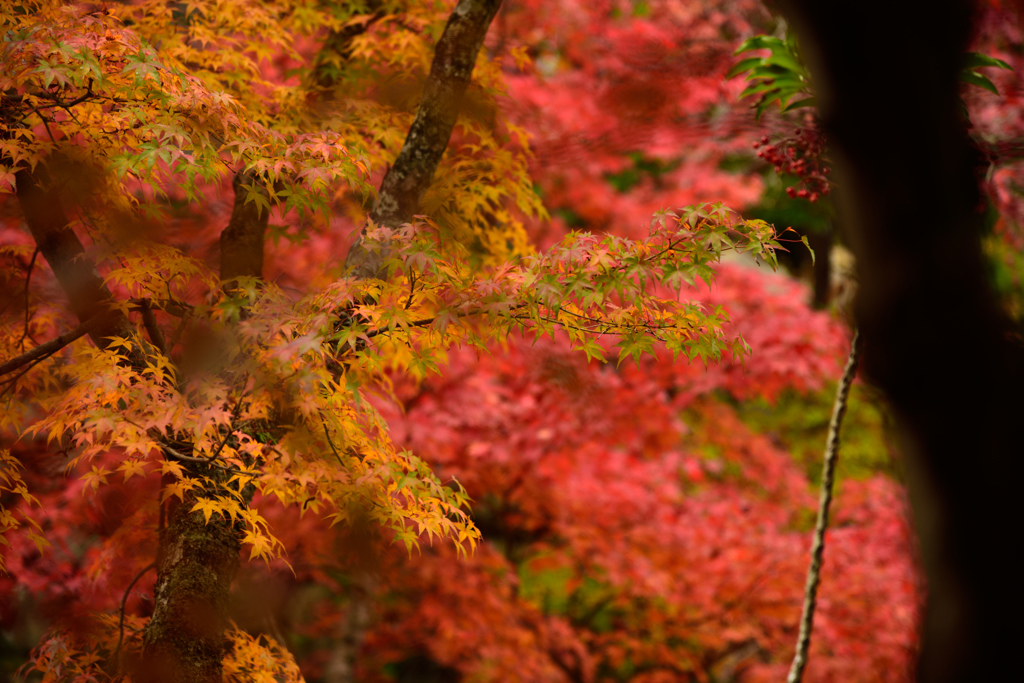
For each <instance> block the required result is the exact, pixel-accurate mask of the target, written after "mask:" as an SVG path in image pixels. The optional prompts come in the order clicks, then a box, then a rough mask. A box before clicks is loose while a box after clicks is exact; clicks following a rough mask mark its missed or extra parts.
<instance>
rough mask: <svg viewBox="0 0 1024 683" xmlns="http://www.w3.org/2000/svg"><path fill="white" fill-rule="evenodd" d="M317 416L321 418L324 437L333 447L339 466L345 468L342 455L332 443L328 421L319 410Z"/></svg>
mask: <svg viewBox="0 0 1024 683" xmlns="http://www.w3.org/2000/svg"><path fill="white" fill-rule="evenodd" d="M317 414H318V415H319V416H320V424H322V425H323V426H324V436H325V437H327V445H328V446H330V447H331V450H332V451H334V457H335V458H337V459H338V464H340V465H341V466H342V467H344V466H345V461H344V460H342V459H341V453H339V452H338V449H337V448H335V446H334V442H333V441H331V435H330V432H328V431H327V420H325V419H324V414H323V413H322V412H321V411H319V410H318V411H317Z"/></svg>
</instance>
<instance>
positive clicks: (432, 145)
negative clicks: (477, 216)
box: [345, 0, 501, 278]
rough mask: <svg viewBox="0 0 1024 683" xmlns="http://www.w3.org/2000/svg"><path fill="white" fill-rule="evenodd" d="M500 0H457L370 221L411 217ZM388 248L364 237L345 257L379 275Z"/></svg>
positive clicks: (395, 222)
mask: <svg viewBox="0 0 1024 683" xmlns="http://www.w3.org/2000/svg"><path fill="white" fill-rule="evenodd" d="M500 5H501V0H459V4H458V5H456V6H455V9H454V10H453V11H452V15H451V17H450V18H449V19H448V24H447V25H446V26H445V29H444V33H443V34H442V35H441V39H440V40H439V41H438V43H437V49H436V51H435V53H434V61H433V63H432V64H431V67H430V76H429V77H428V78H427V82H426V86H425V88H424V91H423V99H422V100H421V101H420V106H419V109H418V110H417V111H416V118H415V120H414V121H413V123H412V126H411V127H410V128H409V135H408V136H407V137H406V138H405V144H404V145H402V151H401V152H399V154H398V158H397V159H396V160H395V163H394V164H393V165H392V166H391V168H390V169H388V172H387V174H386V175H385V176H384V180H383V181H381V185H380V191H379V192H378V194H377V205H376V206H375V207H374V209H373V211H372V212H371V213H370V221H371V222H372V223H374V224H378V225H384V226H387V227H397V226H399V225H401V224H403V223H408V222H409V221H411V220H412V219H413V217H414V216H415V215H416V213H417V212H418V211H419V208H420V198H421V197H422V196H423V193H424V192H426V191H427V188H428V187H430V183H431V181H432V180H433V178H434V171H436V170H437V165H438V163H440V161H441V156H442V155H443V154H444V150H445V149H446V148H447V147H448V141H449V139H450V138H451V135H452V130H453V129H454V128H455V121H456V120H457V118H458V115H459V108H460V106H461V104H462V97H463V95H464V94H465V92H466V88H467V87H468V86H469V83H470V79H471V77H472V75H473V67H474V66H475V65H476V59H477V55H478V54H479V53H480V47H481V46H482V45H483V42H484V36H486V35H487V29H488V27H489V26H490V25H491V20H492V19H493V18H494V15H495V14H496V13H497V11H498V7H499V6H500ZM386 260H387V253H386V249H380V250H375V249H368V248H367V247H366V246H365V243H364V240H363V238H362V236H360V238H359V239H358V240H357V241H356V243H355V244H353V245H352V248H351V249H350V250H349V253H348V258H347V259H346V261H345V265H346V267H347V269H348V270H349V271H350V272H351V273H352V275H354V276H355V277H358V278H379V277H381V275H382V274H383V266H384V262H385V261H386Z"/></svg>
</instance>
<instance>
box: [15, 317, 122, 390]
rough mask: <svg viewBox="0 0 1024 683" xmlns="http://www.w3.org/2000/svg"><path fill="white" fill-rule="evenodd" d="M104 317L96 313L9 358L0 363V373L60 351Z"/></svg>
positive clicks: (95, 326)
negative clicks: (53, 336)
mask: <svg viewBox="0 0 1024 683" xmlns="http://www.w3.org/2000/svg"><path fill="white" fill-rule="evenodd" d="M104 318H105V316H104V315H102V314H97V315H95V316H93V317H92V318H89V319H88V320H86V321H85V322H84V323H81V324H80V325H78V326H77V327H73V328H71V329H70V330H68V331H67V332H65V333H63V334H61V335H59V336H57V337H55V338H53V339H51V340H50V341H48V342H44V343H42V344H40V345H39V346H37V347H35V348H33V349H29V350H28V351H26V352H25V353H23V354H21V355H20V356H16V357H15V358H11V359H10V360H7V361H4V362H3V363H0V375H6V374H7V373H9V372H14V371H15V370H17V369H18V368H20V367H22V366H23V365H25V364H27V363H31V362H32V361H34V360H39V359H42V358H45V357H46V356H49V355H52V354H54V353H56V352H57V351H60V350H61V349H63V348H64V347H65V346H67V345H68V344H70V343H71V342H73V341H75V340H77V339H79V338H80V337H84V336H85V335H86V334H89V332H90V331H92V329H93V328H97V327H100V326H101V325H103V323H104V322H105V320H104Z"/></svg>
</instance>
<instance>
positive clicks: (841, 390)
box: [786, 330, 862, 683]
mask: <svg viewBox="0 0 1024 683" xmlns="http://www.w3.org/2000/svg"><path fill="white" fill-rule="evenodd" d="M861 349H862V343H861V339H860V333H859V332H858V331H856V330H854V332H853V341H852V342H850V356H849V358H848V359H847V361H846V368H845V369H844V370H843V377H842V379H840V380H839V386H837V387H836V400H835V403H834V404H833V406H832V419H831V420H830V421H829V424H828V439H827V440H826V442H825V467H824V469H823V470H822V472H821V498H820V500H819V502H818V521H817V523H816V524H815V525H814V541H813V543H812V544H811V565H810V567H808V569H807V585H806V586H805V588H804V608H803V614H801V616H800V633H799V635H798V636H797V639H796V654H795V655H794V656H793V666H792V667H791V668H790V670H789V677H788V678H787V679H786V681H787V683H799V682H800V681H801V680H802V679H803V676H804V667H805V666H807V652H808V650H810V647H811V630H812V629H813V627H814V607H815V605H816V603H817V598H818V584H819V583H820V581H821V565H822V563H823V562H824V555H825V530H826V529H828V511H829V507H830V506H831V505H832V487H833V485H834V483H835V476H836V462H838V460H839V430H840V429H841V428H842V426H843V416H844V415H845V414H846V402H847V399H848V398H849V396H850V387H851V386H852V385H853V378H854V377H856V376H857V364H858V363H859V362H860V353H861Z"/></svg>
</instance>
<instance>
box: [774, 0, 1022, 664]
mask: <svg viewBox="0 0 1024 683" xmlns="http://www.w3.org/2000/svg"><path fill="white" fill-rule="evenodd" d="M779 4H780V5H782V6H783V7H784V9H785V10H786V11H787V13H788V14H789V16H790V18H791V20H792V22H793V24H794V26H795V28H796V29H797V33H798V36H799V37H800V38H801V40H802V42H801V46H802V47H803V49H804V51H805V53H806V54H807V56H808V58H809V62H810V67H811V71H812V74H813V76H814V79H815V86H816V88H817V90H818V95H819V103H820V109H821V116H822V119H823V122H824V126H825V129H826V132H827V134H828V136H829V140H830V141H831V144H832V146H833V150H832V151H833V154H834V157H835V159H836V160H837V162H838V163H837V172H838V173H837V177H838V179H839V183H840V184H841V185H842V186H843V190H844V191H843V193H842V197H841V199H842V200H843V201H844V202H845V205H844V206H841V209H842V211H841V214H840V215H841V216H842V217H843V218H844V220H845V225H844V226H843V227H844V228H845V229H846V230H847V232H848V240H847V241H848V242H849V243H850V244H851V246H852V248H853V251H854V254H855V256H856V258H857V268H858V275H859V281H860V288H859V292H858V298H857V305H856V316H857V322H858V324H859V326H860V329H861V331H862V333H863V335H864V339H865V357H864V363H865V371H866V373H867V375H868V377H869V378H870V379H871V380H872V381H873V382H875V383H877V384H878V385H879V386H880V387H881V388H882V389H883V390H884V391H885V393H886V394H887V396H888V398H889V400H890V402H891V405H892V406H893V409H894V411H895V414H896V419H897V424H898V426H899V428H900V431H901V437H902V451H903V454H904V457H905V460H906V469H907V473H908V479H909V485H910V495H911V502H912V506H913V515H914V523H915V525H916V528H917V532H918V536H919V539H920V543H921V551H922V559H923V562H924V567H925V571H926V574H927V584H928V585H927V590H928V603H927V610H926V615H925V623H924V632H923V635H922V637H923V640H922V650H921V653H920V660H919V667H918V678H919V680H922V681H929V682H932V681H936V682H938V681H943V682H945V681H998V680H1011V679H1013V678H1015V677H1016V676H1017V675H1018V671H1019V668H1020V665H1019V662H1018V656H1017V654H1018V652H1019V650H1020V647H1021V643H1022V642H1024V628H1022V625H1024V620H1022V619H1021V618H1020V615H1021V612H1022V608H1024V601H1022V586H1021V580H1020V576H1019V574H1020V571H1019V558H1020V556H1021V554H1022V553H1021V550H1022V548H1021V545H1022V543H1021V539H1022V538H1024V537H1022V535H1021V508H1020V503H1019V500H1018V499H1019V491H1020V486H1021V481H1022V477H1021V475H1022V471H1021V470H1022V459H1024V458H1022V456H1024V449H1022V446H1021V444H1022V441H1021V435H1020V424H1021V419H1022V417H1021V416H1022V415H1024V391H1022V387H1024V363H1022V359H1024V357H1022V351H1021V346H1020V344H1019V338H1018V337H1015V336H1014V335H1013V334H1012V330H1011V325H1010V323H1009V322H1008V320H1007V318H1006V317H1005V315H1004V314H1003V312H1002V311H1001V310H1000V309H999V308H998V306H997V304H996V303H995V298H994V297H993V295H992V292H991V291H990V288H989V285H988V282H987V279H986V276H985V270H984V266H983V259H982V254H981V249H980V242H979V235H980V229H981V225H982V220H981V218H982V217H981V201H980V193H979V187H978V179H977V178H976V176H975V169H976V168H977V167H978V163H977V162H978V159H977V157H976V154H977V152H976V150H975V149H974V148H972V146H971V145H970V143H969V140H968V137H967V133H966V129H965V125H964V122H963V121H962V120H961V115H960V113H959V102H958V99H957V98H958V91H957V88H958V84H957V78H956V75H957V71H958V69H959V66H960V60H961V59H962V55H963V52H964V49H965V45H966V41H967V37H968V31H969V28H970V4H969V3H968V2H967V1H966V0H961V1H959V2H948V3H939V4H936V3H934V2H925V1H923V0H914V1H910V2H902V3H891V2H880V1H877V0H875V1H861V2H857V3H841V4H839V5H836V4H835V3H822V2H816V1H814V0H780V2H779Z"/></svg>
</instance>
